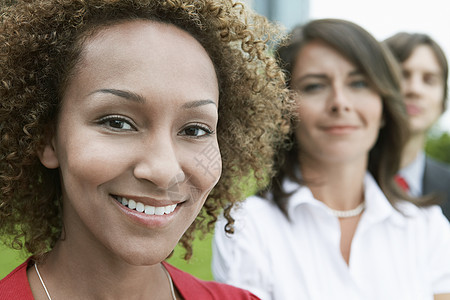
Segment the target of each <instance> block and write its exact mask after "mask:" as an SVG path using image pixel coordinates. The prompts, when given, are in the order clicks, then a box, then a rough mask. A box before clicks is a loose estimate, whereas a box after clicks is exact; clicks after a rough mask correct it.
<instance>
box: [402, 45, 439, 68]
mask: <svg viewBox="0 0 450 300" xmlns="http://www.w3.org/2000/svg"><path fill="white" fill-rule="evenodd" d="M402 66H403V68H404V69H407V70H416V71H422V72H428V73H442V69H441V66H440V65H439V61H438V59H437V57H436V54H435V53H434V51H433V49H432V48H431V47H430V46H429V45H419V46H417V47H416V48H414V50H413V51H412V52H411V55H410V56H409V57H408V59H407V60H405V61H404V62H403V64H402Z"/></svg>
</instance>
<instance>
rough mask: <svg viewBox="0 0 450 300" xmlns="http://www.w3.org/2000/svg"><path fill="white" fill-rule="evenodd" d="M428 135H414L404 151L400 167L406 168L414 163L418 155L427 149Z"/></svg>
mask: <svg viewBox="0 0 450 300" xmlns="http://www.w3.org/2000/svg"><path fill="white" fill-rule="evenodd" d="M425 142H426V133H417V134H413V135H412V136H411V138H410V139H409V141H408V142H407V143H406V145H405V148H404V149H403V153H402V159H401V164H400V167H401V168H404V167H406V166H408V165H409V164H410V163H412V162H413V161H414V160H415V159H416V158H417V155H419V153H420V152H421V151H423V149H424V148H425Z"/></svg>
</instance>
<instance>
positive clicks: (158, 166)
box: [133, 138, 186, 189]
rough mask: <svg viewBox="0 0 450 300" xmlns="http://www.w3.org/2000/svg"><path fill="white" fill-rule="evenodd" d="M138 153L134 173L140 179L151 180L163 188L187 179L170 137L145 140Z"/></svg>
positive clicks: (168, 187)
mask: <svg viewBox="0 0 450 300" xmlns="http://www.w3.org/2000/svg"><path fill="white" fill-rule="evenodd" d="M137 155H138V160H137V162H136V165H135V166H134V171H133V173H134V176H135V177H136V178H138V179H141V180H147V181H150V182H152V183H153V184H155V185H156V186H157V187H159V188H162V189H170V188H171V187H172V186H173V185H176V184H178V183H180V182H183V181H184V180H185V179H186V175H185V174H184V172H183V168H182V166H181V164H180V161H179V157H178V155H177V151H176V149H175V146H174V145H173V141H172V140H171V139H170V138H159V139H157V140H151V141H147V142H143V143H142V148H141V149H139V150H138V152H137Z"/></svg>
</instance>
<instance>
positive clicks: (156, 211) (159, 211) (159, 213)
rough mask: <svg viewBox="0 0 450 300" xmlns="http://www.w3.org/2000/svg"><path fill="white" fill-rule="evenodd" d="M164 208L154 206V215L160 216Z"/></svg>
mask: <svg viewBox="0 0 450 300" xmlns="http://www.w3.org/2000/svg"><path fill="white" fill-rule="evenodd" d="M165 210H166V209H165V208H164V207H163V206H158V207H155V215H158V216H162V215H163V214H164V211H165Z"/></svg>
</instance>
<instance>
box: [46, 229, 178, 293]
mask: <svg viewBox="0 0 450 300" xmlns="http://www.w3.org/2000/svg"><path fill="white" fill-rule="evenodd" d="M97 254H98V255H97ZM39 271H40V272H41V275H42V276H43V279H44V281H45V284H46V286H47V288H48V290H49V293H50V295H51V297H52V298H53V299H146V298H148V295H152V297H153V298H152V299H162V298H164V297H165V298H166V299H169V298H168V297H169V296H168V295H170V286H169V282H168V279H167V276H166V274H165V272H164V270H163V269H162V266H161V264H160V263H157V264H155V265H151V266H133V265H130V264H128V263H127V262H125V261H121V260H120V259H117V257H112V256H110V257H108V255H105V252H103V251H102V252H99V251H97V249H93V248H92V247H87V246H86V245H80V244H76V243H75V244H74V243H72V241H71V240H70V239H69V238H66V239H65V240H64V241H59V242H58V243H57V245H56V246H55V247H54V248H53V250H52V251H50V252H49V254H48V256H47V257H46V259H45V261H44V262H43V263H41V264H40V265H39ZM87 274H88V275H87Z"/></svg>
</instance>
